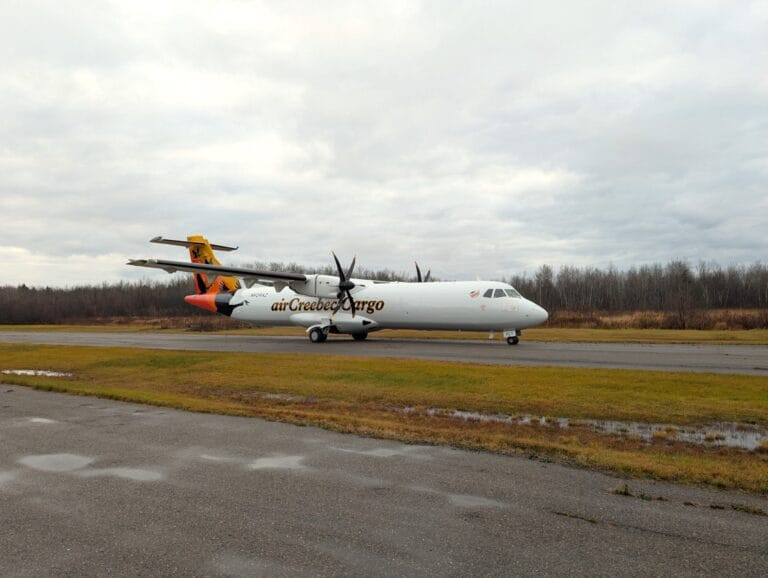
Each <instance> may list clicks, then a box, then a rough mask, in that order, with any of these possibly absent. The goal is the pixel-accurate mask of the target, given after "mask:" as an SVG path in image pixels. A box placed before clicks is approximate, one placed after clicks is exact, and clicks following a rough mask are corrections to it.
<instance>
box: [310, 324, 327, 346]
mask: <svg viewBox="0 0 768 578" xmlns="http://www.w3.org/2000/svg"><path fill="white" fill-rule="evenodd" d="M326 339H328V336H327V335H326V334H325V332H324V331H323V330H322V329H320V328H319V327H315V328H313V329H312V330H311V331H310V332H309V340H310V341H311V342H312V343H322V342H323V341H325V340H326Z"/></svg>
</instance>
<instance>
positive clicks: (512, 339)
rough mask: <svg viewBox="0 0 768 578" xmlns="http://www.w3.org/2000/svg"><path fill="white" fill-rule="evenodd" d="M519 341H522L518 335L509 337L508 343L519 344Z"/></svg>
mask: <svg viewBox="0 0 768 578" xmlns="http://www.w3.org/2000/svg"><path fill="white" fill-rule="evenodd" d="M518 343H520V338H519V337H518V336H517V335H513V336H512V337H507V345H517V344H518Z"/></svg>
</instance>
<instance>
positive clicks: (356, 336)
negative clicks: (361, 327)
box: [352, 331, 368, 341]
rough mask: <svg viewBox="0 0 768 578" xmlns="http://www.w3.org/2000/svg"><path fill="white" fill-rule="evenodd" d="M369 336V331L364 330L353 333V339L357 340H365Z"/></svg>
mask: <svg viewBox="0 0 768 578" xmlns="http://www.w3.org/2000/svg"><path fill="white" fill-rule="evenodd" d="M366 337H368V333H367V332H365V331H363V332H361V333H353V334H352V339H354V340H355V341H365V338H366Z"/></svg>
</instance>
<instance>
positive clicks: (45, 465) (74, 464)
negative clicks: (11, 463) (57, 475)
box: [19, 454, 93, 472]
mask: <svg viewBox="0 0 768 578" xmlns="http://www.w3.org/2000/svg"><path fill="white" fill-rule="evenodd" d="M91 462H93V458H89V457H88V456H78V455H76V454H45V455H39V456H25V457H23V458H21V459H20V460H19V463H20V464H22V465H24V466H27V467H28V468H32V469H33V470H39V471H41V472H72V471H74V470H79V469H81V468H84V467H85V466H87V465H89V464H90V463H91Z"/></svg>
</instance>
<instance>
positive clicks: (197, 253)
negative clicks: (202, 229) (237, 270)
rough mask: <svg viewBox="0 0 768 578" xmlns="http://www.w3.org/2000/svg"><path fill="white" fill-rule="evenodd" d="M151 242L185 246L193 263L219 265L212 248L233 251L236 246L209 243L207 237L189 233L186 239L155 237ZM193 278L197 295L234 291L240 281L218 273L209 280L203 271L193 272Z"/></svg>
mask: <svg viewBox="0 0 768 578" xmlns="http://www.w3.org/2000/svg"><path fill="white" fill-rule="evenodd" d="M151 242H152V243H162V244H164V245H177V246H181V247H187V248H188V249H189V258H190V260H191V261H192V262H193V263H205V264H206V265H221V263H220V262H219V260H218V259H217V258H216V255H215V254H214V252H213V250H214V249H216V250H217V251H235V250H236V249H237V247H227V246H225V245H214V244H211V243H209V242H208V239H206V238H205V237H203V236H202V235H190V236H189V237H187V240H186V241H176V240H173V239H163V238H162V237H155V238H154V239H152V241H151ZM194 279H195V292H196V293H197V294H198V295H203V294H206V293H223V292H234V291H237V290H238V289H239V288H240V283H239V282H238V280H237V277H226V276H223V275H218V276H217V277H216V278H214V279H213V280H212V281H211V280H210V279H209V277H208V275H206V274H205V273H194Z"/></svg>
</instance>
